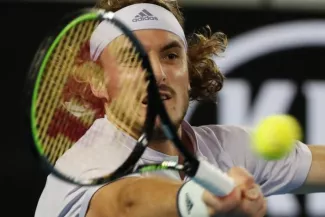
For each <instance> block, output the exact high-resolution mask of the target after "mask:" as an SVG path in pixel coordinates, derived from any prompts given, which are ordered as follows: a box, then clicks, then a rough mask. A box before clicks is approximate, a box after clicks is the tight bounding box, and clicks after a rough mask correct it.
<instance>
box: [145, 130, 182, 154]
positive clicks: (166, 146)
mask: <svg viewBox="0 0 325 217" xmlns="http://www.w3.org/2000/svg"><path fill="white" fill-rule="evenodd" d="M178 136H179V138H182V127H179V129H178ZM149 147H150V148H152V149H153V150H155V151H159V152H161V153H164V154H167V155H170V156H178V155H179V151H178V149H177V148H176V147H175V145H174V144H173V142H171V141H170V140H160V141H152V142H150V144H149Z"/></svg>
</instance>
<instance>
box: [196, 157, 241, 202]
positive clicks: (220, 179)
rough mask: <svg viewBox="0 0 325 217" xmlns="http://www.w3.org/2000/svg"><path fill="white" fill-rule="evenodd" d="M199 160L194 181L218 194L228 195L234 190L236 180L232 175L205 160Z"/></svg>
mask: <svg viewBox="0 0 325 217" xmlns="http://www.w3.org/2000/svg"><path fill="white" fill-rule="evenodd" d="M199 162H200V164H199V168H198V170H197V172H196V174H195V176H194V177H192V179H193V181H195V182H196V183H198V184H199V185H201V186H202V187H204V188H205V189H207V190H208V191H210V192H211V193H213V194H214V195H216V196H220V197H222V196H226V195H228V194H230V193H231V192H232V191H233V189H234V188H235V182H234V180H233V179H232V178H231V177H229V176H228V175H227V174H226V173H224V172H223V171H221V170H220V169H218V168H217V167H215V166H213V165H212V164H210V163H209V162H207V161H205V160H199Z"/></svg>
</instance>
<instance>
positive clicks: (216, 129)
mask: <svg viewBox="0 0 325 217" xmlns="http://www.w3.org/2000/svg"><path fill="white" fill-rule="evenodd" d="M193 130H194V132H195V134H196V136H197V137H201V138H202V139H208V138H209V139H213V140H217V141H218V143H220V145H222V146H228V147H229V146H239V145H240V144H243V143H245V144H249V143H250V136H251V132H252V130H251V129H250V128H249V127H245V126H236V125H203V126H198V127H193Z"/></svg>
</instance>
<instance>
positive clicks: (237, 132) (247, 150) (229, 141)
mask: <svg viewBox="0 0 325 217" xmlns="http://www.w3.org/2000/svg"><path fill="white" fill-rule="evenodd" d="M219 130H220V129H219ZM221 131H222V133H219V134H220V135H219V138H220V139H221V141H222V145H223V148H224V151H225V154H226V155H228V156H226V157H228V158H229V159H231V161H232V162H233V164H234V166H242V167H244V168H246V169H247V170H248V171H249V172H250V173H251V174H253V176H254V178H255V181H256V183H258V184H259V185H260V186H261V188H262V191H263V193H264V195H265V196H270V195H276V194H285V193H290V192H292V190H295V189H297V188H299V187H301V186H302V185H303V183H304V182H305V180H306V178H307V175H308V173H309V170H310V167H311V162H312V154H311V151H310V150H309V148H308V146H307V145H306V144H304V143H302V142H300V141H297V142H296V146H295V149H294V150H293V151H292V152H291V153H290V154H289V155H287V156H286V157H285V158H283V159H280V160H272V161H267V160H264V159H262V158H261V157H259V156H258V155H256V154H255V153H254V152H253V151H252V150H251V147H250V146H251V140H250V138H251V137H250V133H251V131H250V129H248V128H244V127H238V126H226V127H224V128H223V129H222V130H221Z"/></svg>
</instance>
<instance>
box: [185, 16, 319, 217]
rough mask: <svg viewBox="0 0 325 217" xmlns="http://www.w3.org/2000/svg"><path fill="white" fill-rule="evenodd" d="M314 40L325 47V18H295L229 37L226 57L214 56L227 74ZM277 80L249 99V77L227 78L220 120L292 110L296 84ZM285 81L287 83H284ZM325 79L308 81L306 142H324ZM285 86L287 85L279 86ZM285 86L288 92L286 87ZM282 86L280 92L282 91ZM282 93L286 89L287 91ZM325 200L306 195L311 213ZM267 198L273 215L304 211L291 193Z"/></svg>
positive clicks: (313, 43)
mask: <svg viewBox="0 0 325 217" xmlns="http://www.w3.org/2000/svg"><path fill="white" fill-rule="evenodd" d="M311 46H319V47H325V20H299V21H290V22H284V23H278V24H273V25H268V26H264V27H262V28H257V29H254V30H252V31H250V32H246V33H243V34H241V35H238V36H236V37H234V38H232V39H231V40H229V46H228V48H227V50H226V52H225V55H224V57H221V58H219V57H215V61H216V63H217V65H218V66H219V68H220V69H221V71H222V72H223V73H224V74H225V75H227V74H230V73H231V72H233V71H234V69H237V68H238V67H240V66H242V65H243V64H246V63H248V62H249V61H251V60H254V59H256V58H258V57H261V56H264V55H267V54H269V53H272V52H277V51H285V50H289V49H294V48H302V47H311ZM278 82H279V83H278V84H277V82H276V81H274V80H273V81H268V82H267V83H265V84H264V85H263V86H262V89H261V92H259V95H258V97H257V98H256V100H255V101H254V102H253V103H250V102H251V98H250V91H251V89H250V86H249V83H248V82H247V81H245V80H238V79H236V80H232V79H227V83H226V84H225V86H224V89H223V90H222V91H221V93H220V96H221V100H220V103H219V104H218V109H220V110H221V111H219V112H218V120H219V122H222V123H224V124H249V125H253V124H254V123H256V121H257V120H258V119H260V118H262V117H263V115H267V114H270V113H278V112H280V113H284V112H287V109H288V107H289V106H291V102H292V100H293V98H294V97H295V94H296V91H297V90H296V89H295V88H296V86H295V84H293V83H291V82H290V81H278ZM286 85H288V86H287V87H285V86H286ZM324 85H325V83H317V82H307V83H306V84H305V85H304V86H303V87H304V88H303V91H304V94H305V98H306V108H307V112H306V122H307V126H306V127H307V128H306V130H307V132H306V133H307V137H308V138H307V139H308V141H306V142H307V143H314V144H315V143H318V144H324V143H325V133H323V132H322V131H323V130H324V129H325V126H324V125H325V122H324V120H325V114H324V111H325V102H324V101H325V93H324ZM277 86H278V87H277ZM276 88H279V92H277V91H276ZM280 89H282V90H281V91H280ZM285 89H287V90H288V91H289V93H288V92H284V91H283V90H285ZM282 91H283V92H282ZM280 92H281V94H279V93H280ZM282 94H284V95H283V96H282ZM285 99H287V100H288V101H286V100H285ZM272 101H274V103H272ZM251 105H253V106H251ZM196 106H197V104H196V103H193V104H191V106H190V108H189V110H188V113H187V115H186V117H185V118H186V119H190V117H191V114H192V113H193V112H194V111H195V109H196ZM269 106H270V107H269ZM250 108H252V110H250ZM255 113H256V114H255ZM245 115H248V116H245ZM324 201H325V195H324V194H311V195H307V204H306V205H307V211H308V215H310V216H322V215H324V213H325V211H324V210H325V206H324ZM268 202H269V209H268V211H269V212H268V214H269V215H270V216H296V215H297V212H298V211H299V210H298V209H299V206H298V203H297V201H296V199H295V197H293V196H292V195H278V196H272V197H269V198H268Z"/></svg>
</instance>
